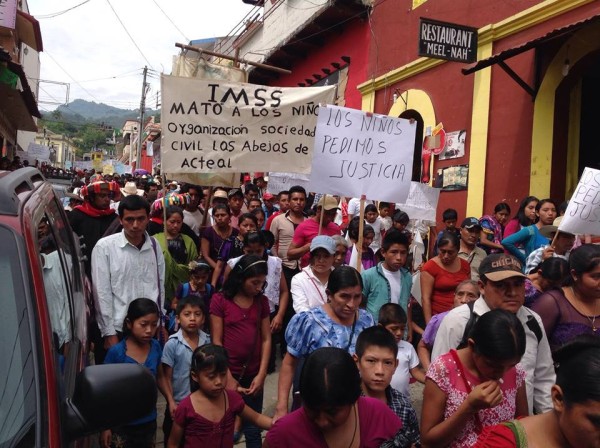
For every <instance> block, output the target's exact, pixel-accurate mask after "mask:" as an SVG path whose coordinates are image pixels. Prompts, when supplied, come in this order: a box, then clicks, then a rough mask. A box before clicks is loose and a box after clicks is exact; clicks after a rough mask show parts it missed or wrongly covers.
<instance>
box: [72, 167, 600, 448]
mask: <svg viewBox="0 0 600 448" xmlns="http://www.w3.org/2000/svg"><path fill="white" fill-rule="evenodd" d="M73 179H74V180H73V184H72V187H71V189H70V193H69V194H68V195H67V197H66V198H65V203H64V206H65V209H66V210H67V213H68V217H69V221H70V223H71V226H72V228H73V231H74V232H75V233H76V234H77V235H79V236H81V237H82V241H83V242H84V243H85V248H84V252H85V255H87V259H86V261H85V267H86V273H87V274H88V276H89V278H90V280H91V282H92V285H93V291H94V299H95V300H94V303H95V310H94V316H95V323H94V329H95V335H94V337H93V338H92V344H93V350H94V356H95V363H97V364H98V363H138V364H142V365H144V366H146V367H147V368H148V369H149V370H150V371H151V372H152V374H153V375H155V377H156V380H157V387H158V389H159V390H160V392H161V393H162V395H164V397H165V400H166V402H167V406H166V411H165V415H164V423H163V428H162V429H163V433H164V444H165V446H167V447H169V448H177V447H181V446H185V447H196V446H206V447H227V446H233V444H234V443H236V442H237V441H239V440H240V438H241V437H242V435H243V437H244V438H245V443H246V446H248V447H260V446H268V447H419V446H427V447H438V446H439V447H442V446H450V447H473V446H477V447H525V446H531V447H534V446H544V447H554V446H556V447H559V446H560V447H577V448H580V447H596V446H599V445H598V444H599V441H600V339H598V338H597V337H596V336H598V335H600V332H599V331H598V329H599V328H600V309H599V308H598V303H599V302H600V245H598V244H597V243H598V235H573V234H570V233H566V232H563V231H561V230H560V229H559V225H560V221H561V219H562V215H563V214H564V212H565V210H566V206H567V204H566V203H562V204H559V203H557V202H556V201H554V200H552V199H541V200H540V199H538V198H535V197H527V198H525V199H523V201H522V202H521V203H520V205H519V208H518V210H516V211H514V210H511V207H510V206H509V205H508V204H507V203H499V204H497V205H496V207H495V208H494V210H490V211H489V212H490V213H489V214H486V215H484V216H482V217H478V216H464V217H463V216H458V213H457V212H456V210H453V209H447V210H445V211H443V225H439V226H438V227H435V228H430V229H427V228H425V229H423V228H422V226H420V227H417V226H415V222H414V221H413V220H411V218H410V216H409V215H408V214H407V213H405V212H404V211H402V209H401V207H400V206H399V205H398V204H392V203H384V202H371V201H366V203H365V202H363V204H362V206H363V207H364V214H363V215H364V221H363V222H362V223H361V222H360V217H361V201H360V199H358V198H344V197H338V196H332V195H323V194H314V193H310V192H306V191H305V189H304V188H303V187H301V186H292V187H291V188H289V190H287V191H281V192H278V194H276V195H274V194H272V193H271V192H269V188H268V176H265V175H262V174H261V173H256V174H255V176H254V179H253V180H251V178H250V176H248V175H246V176H244V177H243V178H242V179H240V180H241V181H240V186H239V187H238V188H209V187H203V186H199V185H192V184H186V183H178V182H175V181H172V182H168V183H166V185H165V184H163V182H162V179H161V177H159V176H156V177H153V176H151V175H135V176H133V175H123V176H119V175H115V176H112V175H102V174H94V173H93V172H78V173H77V172H75V173H74V176H73ZM415 232H420V234H419V235H418V237H419V238H417V240H423V241H424V242H425V247H429V248H430V249H431V250H430V251H429V252H430V253H426V254H425V255H423V256H422V259H421V252H419V251H415V247H416V245H415V242H414V241H413V240H414V239H415V238H414V237H415V236H416V234H415ZM598 234H600V229H599V231H598ZM426 252H427V251H426ZM415 257H419V259H418V260H417V259H415ZM357 268H358V269H357ZM597 319H598V321H597V322H596V320H597ZM278 356H280V357H281V362H277V363H276V358H277V357H278ZM276 366H279V367H276ZM276 370H277V373H276V374H277V375H278V379H277V381H278V386H277V405H276V409H275V413H274V415H264V414H263V388H264V384H265V379H266V377H267V375H270V374H273V373H274V372H275V371H276ZM415 381H417V382H421V383H424V385H425V386H424V389H423V397H422V414H421V415H420V416H417V414H416V412H415V410H414V408H413V403H412V402H411V397H410V394H409V388H410V384H411V383H412V382H415ZM418 390H421V389H418ZM156 429H157V412H156V410H155V411H154V412H153V413H151V414H149V415H147V416H145V417H143V418H140V419H138V420H136V421H134V422H131V423H130V424H128V425H125V426H122V427H118V428H110V429H107V430H106V431H104V432H103V433H102V434H101V436H100V442H101V446H103V447H109V446H112V447H153V446H154V444H155V443H156V442H157V441H156V440H155V434H156ZM263 430H266V431H267V432H266V433H263ZM161 442H162V441H161Z"/></svg>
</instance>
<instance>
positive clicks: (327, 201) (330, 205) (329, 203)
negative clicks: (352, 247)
mask: <svg viewBox="0 0 600 448" xmlns="http://www.w3.org/2000/svg"><path fill="white" fill-rule="evenodd" d="M317 207H321V208H322V209H323V210H334V209H336V208H339V207H338V201H337V199H336V198H334V197H333V196H329V195H327V196H323V197H322V198H321V200H320V201H319V203H318V204H317ZM334 252H335V251H334Z"/></svg>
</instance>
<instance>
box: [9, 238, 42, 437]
mask: <svg viewBox="0 0 600 448" xmlns="http://www.w3.org/2000/svg"><path fill="white" fill-rule="evenodd" d="M0 241H2V250H1V251H0V309H1V310H2V312H1V313H0V360H2V362H0V447H5V446H6V447H8V446H10V447H13V446H28V443H29V446H34V445H33V444H34V442H33V440H32V439H33V437H34V435H35V425H36V385H35V384H36V383H35V373H34V372H35V366H34V353H33V348H32V341H31V332H30V322H29V314H28V312H27V301H26V300H25V298H26V296H25V290H24V281H23V277H22V272H21V266H20V265H19V254H18V252H17V243H16V241H15V237H14V234H13V233H12V232H11V231H10V230H8V229H6V228H4V227H0Z"/></svg>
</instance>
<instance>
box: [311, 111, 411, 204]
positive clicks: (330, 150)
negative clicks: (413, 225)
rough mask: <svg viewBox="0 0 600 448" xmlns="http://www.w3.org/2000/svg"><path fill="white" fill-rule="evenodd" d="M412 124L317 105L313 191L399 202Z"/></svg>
mask: <svg viewBox="0 0 600 448" xmlns="http://www.w3.org/2000/svg"><path fill="white" fill-rule="evenodd" d="M416 129H417V123H416V122H414V123H412V124H411V122H410V121H409V120H405V119H402V118H394V117H389V116H387V115H378V114H371V113H365V112H361V111H359V110H355V109H348V108H346V107H338V106H327V107H320V108H319V118H318V120H317V131H316V136H315V146H314V152H313V163H312V172H311V177H310V181H311V182H310V187H311V190H312V191H322V192H327V193H328V194H339V195H343V196H350V197H355V198H357V197H358V198H359V197H361V195H363V194H364V195H366V197H367V199H371V200H379V201H387V202H404V201H406V198H407V197H408V191H409V188H410V178H411V175H412V161H413V152H414V148H415V134H416Z"/></svg>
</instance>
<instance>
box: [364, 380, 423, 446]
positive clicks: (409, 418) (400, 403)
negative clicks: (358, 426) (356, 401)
mask: <svg viewBox="0 0 600 448" xmlns="http://www.w3.org/2000/svg"><path fill="white" fill-rule="evenodd" d="M363 395H364V393H363ZM385 396H386V399H387V405H388V407H389V408H390V409H391V410H392V411H393V412H394V414H396V415H397V416H398V417H399V418H400V420H402V428H401V429H400V431H398V433H397V434H396V436H395V437H394V439H393V440H388V441H386V442H384V443H383V444H382V445H381V448H410V447H412V446H413V445H414V446H416V447H420V446H421V435H420V432H419V421H418V420H417V413H416V412H415V410H414V408H413V407H412V403H411V402H410V400H409V399H408V397H406V396H405V395H404V394H403V393H402V392H399V391H397V390H396V389H393V388H392V387H391V386H388V387H387V389H386V390H385Z"/></svg>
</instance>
